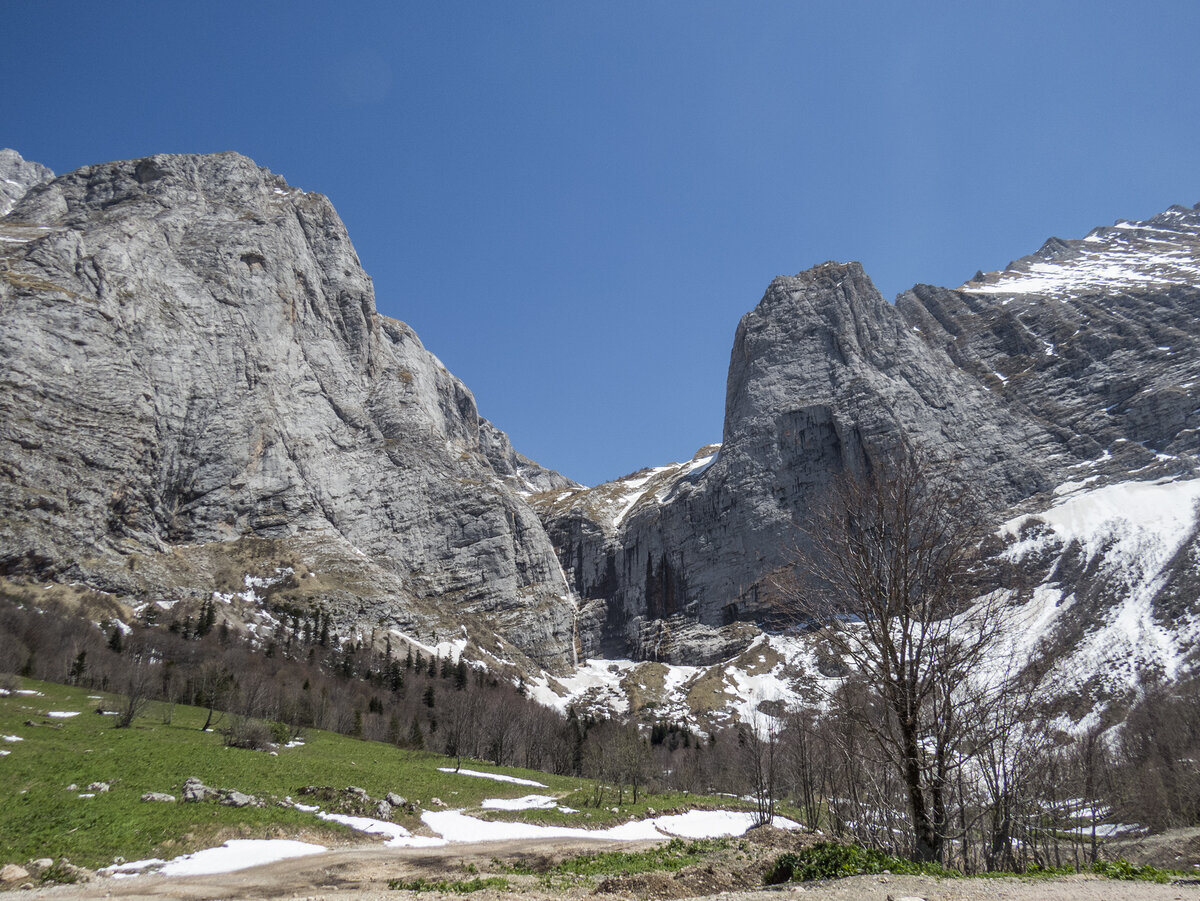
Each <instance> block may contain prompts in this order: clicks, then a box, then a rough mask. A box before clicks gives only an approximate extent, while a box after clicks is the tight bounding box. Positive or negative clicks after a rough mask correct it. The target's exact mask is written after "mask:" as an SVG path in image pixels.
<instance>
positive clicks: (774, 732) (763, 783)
mask: <svg viewBox="0 0 1200 901" xmlns="http://www.w3.org/2000/svg"><path fill="white" fill-rule="evenodd" d="M779 731H780V727H779V721H778V720H777V719H776V718H775V717H773V716H768V715H766V714H765V713H763V712H762V711H761V710H760V709H759V708H758V707H755V708H754V710H753V712H752V713H751V715H750V721H749V722H748V723H743V724H742V727H741V730H740V732H739V733H738V745H739V746H740V748H741V751H742V753H741V755H740V756H741V758H742V765H743V767H744V768H745V770H746V776H747V781H748V782H749V785H750V794H751V796H752V797H753V798H754V825H755V826H767V825H770V823H771V821H772V820H774V819H775V801H776V798H777V796H778V764H779V756H780V755H779Z"/></svg>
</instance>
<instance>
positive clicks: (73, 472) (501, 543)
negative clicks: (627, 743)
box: [0, 153, 575, 670]
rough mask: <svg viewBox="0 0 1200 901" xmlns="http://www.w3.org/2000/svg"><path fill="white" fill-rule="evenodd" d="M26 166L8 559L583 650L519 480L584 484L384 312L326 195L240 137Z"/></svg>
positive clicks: (11, 264)
mask: <svg viewBox="0 0 1200 901" xmlns="http://www.w3.org/2000/svg"><path fill="white" fill-rule="evenodd" d="M4 159H5V160H6V163H5V165H6V166H7V168H6V169H5V170H4V171H5V172H8V173H16V174H17V175H21V177H22V178H23V179H24V181H23V182H19V183H20V184H23V185H25V189H24V190H23V191H22V192H21V193H20V194H19V195H17V196H15V197H14V198H13V208H12V209H11V211H10V212H9V214H8V215H7V216H5V217H4V218H3V219H0V306H2V307H3V309H4V314H5V315H4V317H3V323H2V324H0V360H2V361H3V390H2V391H0V422H2V423H3V427H2V432H0V473H2V481H0V511H2V513H0V575H3V576H5V577H7V578H9V579H39V580H54V581H58V582H64V583H80V584H81V585H82V586H86V587H87V588H90V589H95V590H99V591H102V592H105V593H108V594H111V595H114V596H116V597H119V598H122V599H128V600H129V601H130V602H131V603H137V602H145V601H149V600H157V599H160V598H164V599H168V600H171V601H179V600H183V601H185V602H187V603H185V607H186V606H187V604H190V603H198V602H200V601H201V600H202V599H206V598H208V597H210V596H212V595H213V593H214V592H216V593H217V595H218V596H219V597H221V598H222V599H224V600H226V602H227V603H228V604H230V605H231V609H230V615H234V614H235V613H236V615H238V616H241V617H242V618H243V619H245V620H246V622H247V623H251V624H255V628H259V629H263V630H267V631H269V629H270V628H271V620H272V618H273V616H274V617H277V616H278V615H279V611H280V610H287V609H289V608H290V609H301V610H309V609H313V608H316V607H321V608H324V609H325V611H326V612H327V613H328V614H329V615H330V617H331V619H332V622H333V623H334V626H335V628H336V630H337V632H338V633H339V634H340V635H341V636H342V637H351V638H354V637H355V636H364V637H368V638H369V636H371V635H376V636H378V637H382V636H383V635H384V634H386V633H388V631H389V630H397V631H398V632H401V633H404V634H406V635H411V636H414V637H417V638H420V639H422V640H424V641H427V642H432V643H436V642H437V641H442V640H446V639H448V638H460V637H462V636H463V634H464V633H465V632H468V631H473V632H474V634H473V635H472V636H471V637H472V638H475V639H478V640H479V641H480V643H481V644H485V645H487V646H488V648H490V649H491V650H493V651H496V652H497V653H502V654H507V655H509V656H512V657H514V658H515V659H525V660H530V661H533V662H534V663H536V664H537V665H540V666H544V667H547V668H549V669H551V670H556V669H561V668H562V667H563V666H564V665H565V664H566V662H567V661H569V660H570V659H571V657H572V654H573V652H574V638H573V629H574V618H575V610H574V605H573V603H572V601H571V599H570V597H569V593H568V590H567V586H566V585H565V584H564V582H563V577H562V573H561V570H560V569H559V566H558V561H557V559H556V557H555V555H554V550H553V548H552V547H551V545H550V543H549V541H548V540H547V538H546V536H545V533H544V532H543V530H542V528H541V526H540V525H539V523H538V520H537V517H536V516H535V515H534V513H533V512H532V510H531V509H530V508H529V507H528V506H527V505H526V503H525V502H524V501H523V500H522V499H521V497H520V494H519V493H518V491H516V490H514V487H513V486H512V484H511V483H512V481H513V479H516V480H517V481H519V482H520V483H521V485H522V486H523V485H524V484H525V480H529V482H530V484H537V485H543V486H544V485H549V484H557V482H556V481H555V479H554V477H553V476H548V475H545V474H544V472H543V471H541V470H540V469H539V468H538V467H536V465H535V464H532V463H531V462H530V461H527V460H524V458H521V457H519V456H516V455H515V453H514V452H512V450H511V447H510V446H509V445H508V442H507V438H504V437H502V436H501V435H500V434H499V433H498V432H497V430H496V429H494V428H493V427H492V426H491V425H490V424H489V423H487V422H486V421H485V420H483V419H481V417H480V416H479V414H478V412H477V410H476V407H475V401H474V398H473V397H472V396H471V393H470V392H469V391H468V390H467V389H466V387H465V386H463V384H462V383H461V382H459V381H458V380H457V379H455V378H454V377H453V376H452V375H451V374H450V373H449V372H447V371H446V369H445V367H444V366H443V365H442V364H441V363H440V362H439V361H438V359H437V358H436V357H435V356H433V354H431V353H429V352H428V351H427V350H426V349H425V348H424V347H423V346H422V345H421V342H420V341H419V340H418V339H417V336H416V334H414V332H413V331H412V329H410V328H409V327H408V326H406V325H405V324H404V323H402V322H397V321H395V320H392V319H388V318H387V317H384V316H380V315H379V314H378V312H376V309H375V298H374V294H373V291H372V286H371V281H370V279H369V278H368V277H367V275H366V274H365V273H364V272H363V270H362V267H361V266H360V265H359V261H358V257H357V256H356V255H355V252H354V248H353V246H352V245H351V243H350V239H349V237H348V236H347V234H346V231H345V228H344V227H343V225H342V222H341V220H340V219H339V218H338V216H337V214H336V212H335V211H334V209H333V206H332V205H331V204H330V203H329V201H328V200H327V199H326V198H325V197H323V196H321V195H320V194H314V193H306V192H305V191H302V190H299V189H297V188H294V187H292V186H291V185H289V184H288V183H287V182H285V181H284V180H283V179H282V178H280V177H278V176H276V175H274V174H272V173H270V172H269V171H267V170H265V169H261V168H259V167H258V166H256V165H255V164H254V163H253V162H251V161H250V160H248V159H246V158H245V157H243V156H239V155H237V154H234V153H223V154H217V155H212V156H174V155H160V156H153V157H148V158H146V159H142V160H133V161H128V162H117V163H108V164H104V165H99V166H89V167H86V168H83V169H80V170H78V171H76V172H72V173H69V174H67V175H64V176H60V177H58V178H55V179H53V180H48V181H47V180H45V179H44V178H43V176H44V175H45V172H44V171H43V170H41V169H40V168H38V167H31V166H29V165H28V164H22V163H16V164H15V165H14V164H11V159H12V157H11V156H6V157H5V158H4ZM22 173H24V175H22ZM5 177H6V178H9V176H5ZM10 181H12V182H18V179H15V178H11V179H10ZM10 186H11V185H10ZM14 194H16V191H15V190H14ZM492 460H497V461H499V462H500V463H503V464H504V465H506V466H508V469H503V470H501V471H499V472H498V471H497V469H495V468H493V465H492V462H491V461H492ZM267 596H269V597H270V600H271V607H270V609H268V608H266V607H263V605H261V604H259V603H258V602H259V601H260V600H262V598H263V597H267ZM234 607H236V608H238V610H236V611H235V610H234V609H233V608H234ZM272 610H273V611H274V613H273V616H272V612H271V611H272ZM468 624H469V625H468ZM497 639H498V640H499V641H500V645H499V646H498V645H497V644H496V642H497Z"/></svg>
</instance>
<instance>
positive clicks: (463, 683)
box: [454, 654, 468, 691]
mask: <svg viewBox="0 0 1200 901" xmlns="http://www.w3.org/2000/svg"><path fill="white" fill-rule="evenodd" d="M467 676H468V673H467V661H465V660H463V658H462V655H461V654H459V655H458V665H457V666H455V667H454V688H455V690H456V691H462V690H463V689H464V688H466V687H467Z"/></svg>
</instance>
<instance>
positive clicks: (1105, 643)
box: [527, 478, 1200, 731]
mask: <svg viewBox="0 0 1200 901" xmlns="http://www.w3.org/2000/svg"><path fill="white" fill-rule="evenodd" d="M1054 498H1055V502H1054V503H1053V505H1052V506H1050V507H1049V508H1048V509H1046V510H1044V511H1041V512H1038V513H1026V514H1023V515H1021V516H1018V517H1015V518H1013V519H1010V520H1009V521H1007V522H1005V523H1004V524H1003V525H1002V526H1001V527H1000V529H999V530H998V531H999V534H1000V535H1001V537H1004V538H1006V539H1007V540H1008V541H1009V542H1010V543H1009V545H1008V547H1007V549H1006V550H1005V552H1004V557H1005V558H1006V559H1007V560H1008V561H1011V562H1013V563H1016V564H1018V565H1023V566H1025V567H1027V568H1028V570H1029V571H1030V572H1035V571H1037V572H1045V573H1047V574H1049V575H1048V577H1047V578H1046V581H1044V582H1043V583H1042V584H1039V585H1036V586H1034V587H1033V588H1032V590H1030V591H1028V592H1026V594H1025V595H1023V596H1019V597H1018V596H1014V597H1013V599H1012V602H1011V603H1010V604H1009V606H1007V607H1005V608H1004V611H1003V626H1002V639H1001V641H1000V642H999V644H998V645H997V648H996V652H995V654H994V655H993V659H992V662H991V665H990V671H989V672H988V673H983V672H981V673H980V674H979V675H980V678H983V679H985V680H986V679H989V678H992V677H995V676H998V675H999V674H1001V673H1004V672H1009V671H1011V669H1012V667H1013V666H1016V667H1018V668H1019V667H1021V666H1024V665H1026V664H1028V663H1029V661H1030V660H1031V659H1032V657H1033V656H1034V655H1036V654H1037V653H1040V650H1039V648H1038V645H1039V643H1040V642H1041V641H1042V639H1044V638H1047V637H1049V636H1051V635H1053V634H1054V633H1055V632H1056V630H1060V629H1065V628H1067V627H1072V628H1074V629H1076V633H1072V636H1071V639H1070V643H1069V644H1068V646H1066V647H1065V648H1060V650H1059V652H1058V653H1061V655H1062V656H1061V657H1060V659H1059V660H1058V662H1057V664H1056V666H1055V667H1054V671H1053V673H1052V675H1053V676H1056V677H1057V678H1058V689H1059V690H1068V691H1069V690H1073V689H1076V688H1079V687H1080V686H1082V685H1083V684H1085V683H1086V682H1088V681H1089V680H1099V682H1100V683H1102V684H1104V685H1105V686H1107V687H1108V688H1109V689H1110V690H1111V691H1112V692H1113V693H1115V694H1122V693H1127V692H1128V691H1129V690H1131V689H1135V688H1136V686H1137V685H1138V683H1139V682H1140V680H1141V679H1142V678H1144V676H1145V675H1146V674H1147V673H1150V672H1157V673H1161V674H1162V675H1164V676H1166V677H1168V678H1172V677H1174V676H1176V675H1177V674H1178V673H1179V672H1180V670H1181V667H1183V666H1184V665H1185V662H1186V659H1187V656H1188V654H1189V653H1195V652H1197V651H1200V614H1197V613H1195V612H1193V613H1189V614H1187V615H1184V616H1182V617H1175V618H1173V619H1172V620H1170V621H1168V620H1167V619H1166V618H1165V617H1164V616H1163V614H1162V613H1161V611H1156V608H1155V599H1156V597H1157V596H1158V595H1159V593H1160V591H1161V590H1162V588H1163V586H1164V584H1165V583H1166V581H1167V580H1168V578H1169V577H1170V576H1171V573H1172V572H1173V571H1174V570H1175V568H1177V567H1178V566H1179V565H1180V562H1179V561H1180V553H1181V551H1183V550H1184V549H1186V548H1188V547H1189V546H1190V547H1192V548H1194V549H1195V550H1194V558H1195V559H1194V561H1193V563H1191V564H1188V565H1193V566H1195V567H1196V569H1197V571H1198V575H1200V536H1198V535H1197V531H1198V527H1200V514H1198V507H1197V505H1198V504H1200V479H1163V480H1159V481H1155V482H1134V481H1129V482H1121V483H1116V484H1110V485H1103V486H1100V487H1096V486H1095V485H1094V480H1093V479H1091V478H1089V479H1085V480H1082V481H1078V482H1068V483H1064V484H1063V485H1061V486H1059V488H1058V490H1056V491H1055V492H1054ZM1069 561H1074V563H1075V566H1076V569H1081V570H1084V571H1086V572H1087V574H1088V575H1087V578H1086V579H1084V580H1083V581H1082V582H1080V583H1079V584H1080V585H1083V586H1084V587H1085V590H1088V591H1090V592H1091V594H1089V596H1088V597H1087V598H1086V599H1083V600H1081V599H1080V598H1078V597H1076V595H1075V594H1074V593H1071V592H1069V591H1068V590H1067V589H1066V588H1064V585H1062V584H1059V583H1058V582H1056V581H1053V578H1054V574H1055V573H1056V572H1057V571H1058V570H1059V568H1060V566H1059V565H1060V564H1064V565H1065V562H1069ZM1087 586H1098V587H1094V588H1091V589H1089V588H1087ZM1196 600H1200V599H1196ZM1197 606H1198V605H1197V603H1195V601H1193V603H1192V605H1191V609H1192V610H1193V611H1196V610H1197ZM834 682H836V679H834V678H832V677H826V676H822V675H821V674H820V672H819V670H818V667H817V662H816V655H815V647H814V638H813V636H811V635H764V636H762V637H760V638H759V639H757V640H756V641H754V643H752V644H751V645H750V647H749V648H747V649H746V650H745V651H743V652H742V653H741V654H739V655H737V656H736V657H733V658H731V659H729V660H726V661H723V662H721V663H718V664H715V665H713V666H709V667H697V666H675V665H668V664H664V663H659V662H653V661H641V662H636V661H633V660H603V659H594V660H590V661H587V662H585V663H584V664H583V665H582V666H580V667H579V668H578V669H577V670H576V671H575V672H574V673H573V674H572V675H570V676H568V677H566V678H559V679H554V678H552V677H549V676H546V675H543V676H541V677H540V678H538V679H535V680H530V681H527V686H528V687H529V691H530V695H531V697H533V698H535V699H536V700H538V701H540V702H541V703H543V704H546V705H548V706H551V707H554V708H556V709H558V710H560V711H564V712H565V711H566V709H567V708H568V707H569V706H574V707H576V709H577V710H579V711H580V712H583V711H592V712H598V713H600V712H606V713H610V714H616V715H626V714H630V713H632V714H637V713H638V712H639V710H642V711H643V715H645V714H646V713H648V714H650V716H651V718H655V719H657V718H662V719H666V720H671V721H674V722H680V723H686V724H688V725H690V726H692V727H693V728H697V729H699V730H702V731H707V730H708V729H711V728H713V727H716V726H722V725H728V724H731V723H734V722H737V721H741V722H751V721H753V720H754V719H755V718H756V717H757V718H758V719H759V720H760V721H761V720H762V718H763V717H764V716H770V715H772V714H776V713H779V712H781V711H782V709H783V707H784V706H785V705H792V704H796V703H798V702H806V703H814V702H816V703H819V702H820V700H821V698H822V696H823V694H824V690H825V689H828V688H830V687H831V686H832V684H833V683H834ZM631 699H635V700H636V704H635V705H633V706H631V703H630V701H631Z"/></svg>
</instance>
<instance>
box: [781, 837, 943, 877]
mask: <svg viewBox="0 0 1200 901" xmlns="http://www.w3.org/2000/svg"><path fill="white" fill-rule="evenodd" d="M884 871H887V872H889V873H895V874H897V875H900V876H958V875H960V874H959V873H958V872H957V871H956V870H948V869H946V868H945V867H943V866H942V865H941V864H937V863H918V862H916V861H912V860H905V859H904V858H903V857H894V856H893V855H891V854H885V853H884V852H882V851H876V850H874V849H871V848H862V847H860V846H858V845H839V844H837V843H836V842H821V843H819V844H816V845H813V846H812V847H811V848H805V849H804V850H803V851H794V852H790V853H788V854H781V855H779V857H777V858H775V863H774V864H772V865H771V868H770V869H769V870H768V871H767V874H766V876H765V877H764V881H765V882H766V884H767V885H779V884H780V883H783V882H811V881H813V880H816V879H842V878H844V877H846V876H862V875H868V874H871V873H882V872H884Z"/></svg>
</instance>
